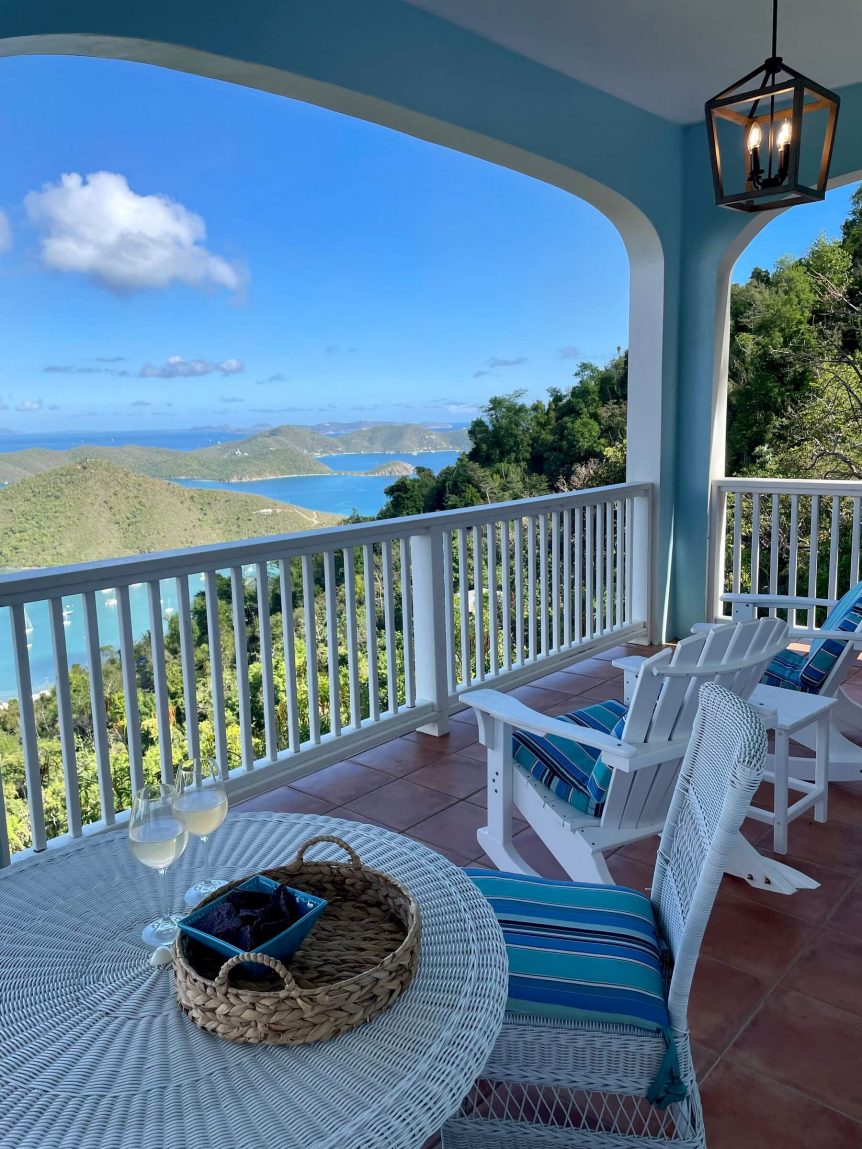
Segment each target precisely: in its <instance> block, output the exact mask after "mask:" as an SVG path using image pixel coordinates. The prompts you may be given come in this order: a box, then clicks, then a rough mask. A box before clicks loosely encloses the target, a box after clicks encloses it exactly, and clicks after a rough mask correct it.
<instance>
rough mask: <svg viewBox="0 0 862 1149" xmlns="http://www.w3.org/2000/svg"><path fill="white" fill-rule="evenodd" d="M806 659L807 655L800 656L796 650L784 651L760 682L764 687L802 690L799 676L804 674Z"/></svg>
mask: <svg viewBox="0 0 862 1149" xmlns="http://www.w3.org/2000/svg"><path fill="white" fill-rule="evenodd" d="M806 658H807V655H805V654H799V653H798V652H797V651H795V650H782V651H781V653H780V654H776V656H775V658H773V660H772V662H770V664H769V666H767V668H766V670H765V671H764V672H763V677H762V678H761V680H760V681H761V682H762V683H763V684H764V686H783V687H784V689H785V690H801V689H802V686H801V684H800V682H799V675H800V674H801V673H802V667H803V666H804V665H805V660H806Z"/></svg>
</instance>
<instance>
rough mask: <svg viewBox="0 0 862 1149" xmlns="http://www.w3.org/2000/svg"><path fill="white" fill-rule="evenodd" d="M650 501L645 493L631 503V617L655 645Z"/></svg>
mask: <svg viewBox="0 0 862 1149" xmlns="http://www.w3.org/2000/svg"><path fill="white" fill-rule="evenodd" d="M652 498H653V493H652V491H647V492H646V493H645V494H643V495H638V496H637V497H636V498H635V499H633V500H632V503H633V507H632V531H631V541H632V554H631V558H630V562H631V564H632V579H631V586H632V602H631V617H632V620H633V621H637V622H643V623H645V624H646V631H647V641H648V642H658V641H660V639H661V636H660V635H657V634H654V633H653V623H654V620H655V619H657V618H659V617H660V612H654V611H653V609H652V608H653V603H652V595H653V586H652V581H653V580H652V519H653V515H652V513H651V511H652V505H651V504H652ZM590 561H591V560H590Z"/></svg>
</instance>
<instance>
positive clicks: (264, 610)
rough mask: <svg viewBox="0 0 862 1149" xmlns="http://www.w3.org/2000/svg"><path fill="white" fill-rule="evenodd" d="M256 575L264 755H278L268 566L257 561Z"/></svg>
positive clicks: (269, 756)
mask: <svg viewBox="0 0 862 1149" xmlns="http://www.w3.org/2000/svg"><path fill="white" fill-rule="evenodd" d="M256 575H257V627H258V631H259V632H260V684H261V690H262V692H263V728H264V737H265V739H266V757H267V760H268V761H270V762H274V761H275V760H276V758H277V757H278V722H277V721H276V718H275V676H274V675H273V668H272V620H271V619H270V617H269V567H268V566H267V564H266V562H259V563H258V564H257V569H256Z"/></svg>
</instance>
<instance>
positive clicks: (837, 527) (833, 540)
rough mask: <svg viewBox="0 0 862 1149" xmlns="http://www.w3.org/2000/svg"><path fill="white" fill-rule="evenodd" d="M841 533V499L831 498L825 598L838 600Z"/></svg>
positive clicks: (837, 497)
mask: <svg viewBox="0 0 862 1149" xmlns="http://www.w3.org/2000/svg"><path fill="white" fill-rule="evenodd" d="M840 531H841V497H840V496H839V495H833V496H832V522H831V524H830V531H829V582H828V584H827V589H826V597H827V598H838V542H839V539H840Z"/></svg>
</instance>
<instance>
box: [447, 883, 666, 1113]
mask: <svg viewBox="0 0 862 1149" xmlns="http://www.w3.org/2000/svg"><path fill="white" fill-rule="evenodd" d="M467 874H468V876H469V877H470V878H471V879H472V881H473V882H474V883H475V885H476V886H478V888H479V889H480V890H481V891H482V893H483V894H484V895H485V897H486V898H487V899H488V901H489V902H490V903H491V908H492V909H493V911H494V914H495V915H496V918H497V921H498V922H499V923H500V928H501V929H502V931H503V938H504V940H505V942H506V953H507V955H508V958H509V998H508V1001H507V1002H506V1010H507V1012H508V1013H511V1014H516V1015H517V1014H521V1015H526V1016H530V1017H545V1018H549V1019H554V1018H556V1019H558V1020H561V1021H569V1022H578V1021H580V1022H586V1023H587V1024H589V1023H594V1024H607V1023H611V1024H617V1025H631V1026H636V1027H637V1028H639V1029H643V1030H645V1031H648V1032H650V1033H657V1034H658V1033H660V1034H661V1035H662V1036H663V1037H664V1039H665V1053H664V1056H663V1058H662V1061H661V1065H660V1066H659V1068H658V1070H657V1073H656V1076H655V1079H654V1081H653V1083H652V1085H651V1086H650V1088H649V1090H648V1091H647V1094H646V1096H647V1099H648V1100H649V1101H651V1102H652V1103H653V1104H655V1105H658V1106H660V1107H662V1108H663V1107H665V1106H667V1105H669V1104H670V1103H671V1102H674V1101H681V1100H682V1098H683V1097H685V1095H686V1092H687V1088H686V1085H685V1083H684V1081H683V1079H682V1076H681V1074H680V1067H679V1058H678V1055H677V1050H676V1045H675V1044H674V1040H673V1034H672V1032H671V1028H670V1016H669V1014H668V1010H667V1000H666V997H665V979H664V962H663V960H662V959H663V954H664V949H663V946H662V944H661V941H660V940H659V934H658V928H657V926H656V920H655V916H654V914H653V908H652V903H651V902H650V900H649V898H648V897H647V896H646V895H645V894H641V893H638V892H637V891H636V890H629V889H626V888H625V887H624V886H597V885H588V884H587V883H585V882H560V881H556V880H554V879H551V878H536V877H528V876H525V875H523V874H501V873H497V871H496V870H478V869H469V870H467ZM572 1040H573V1041H577V1036H576V1035H574V1034H573V1035H572Z"/></svg>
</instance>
